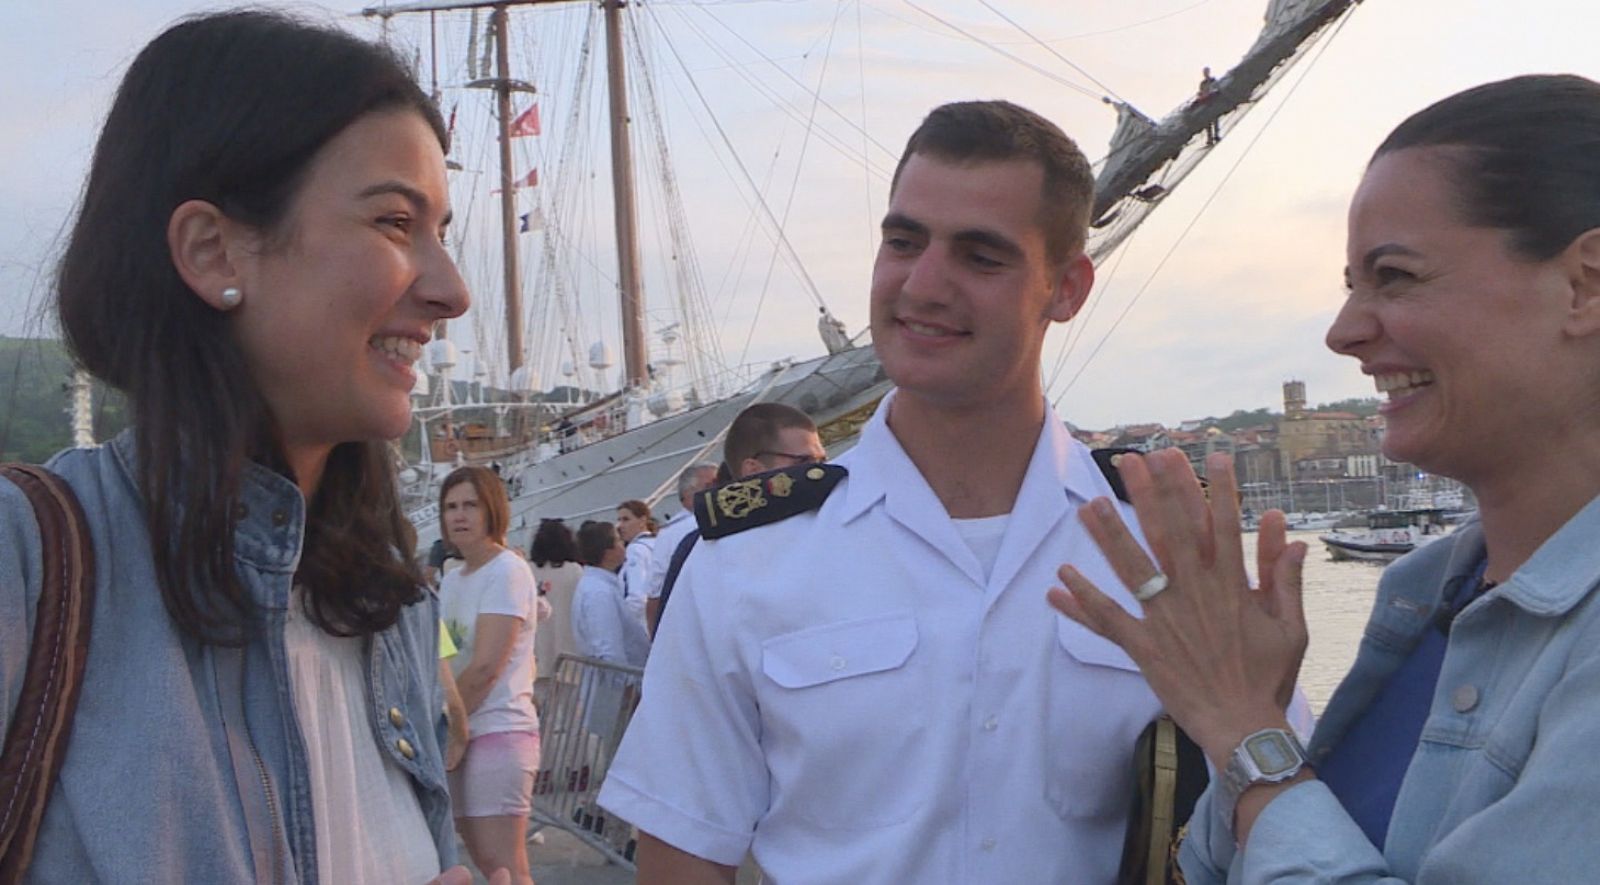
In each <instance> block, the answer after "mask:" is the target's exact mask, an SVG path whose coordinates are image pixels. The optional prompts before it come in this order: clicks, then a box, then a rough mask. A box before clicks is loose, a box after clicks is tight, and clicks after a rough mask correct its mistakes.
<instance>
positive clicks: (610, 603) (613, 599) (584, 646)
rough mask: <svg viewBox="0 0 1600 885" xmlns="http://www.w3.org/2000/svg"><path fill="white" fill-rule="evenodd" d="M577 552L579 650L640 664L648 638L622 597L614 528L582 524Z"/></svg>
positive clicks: (574, 612)
mask: <svg viewBox="0 0 1600 885" xmlns="http://www.w3.org/2000/svg"><path fill="white" fill-rule="evenodd" d="M578 556H579V558H580V559H581V560H582V562H583V577H581V578H579V579H578V592H577V594H576V596H575V597H574V598H573V603H572V637H573V640H574V641H575V642H576V643H577V646H578V654H580V655H583V656H584V657H587V658H597V659H599V660H602V661H606V662H607V663H612V664H623V665H626V666H629V667H643V666H644V662H645V659H646V658H648V657H649V655H650V637H649V636H648V635H647V634H646V633H645V631H644V625H643V624H641V623H639V621H638V619H636V618H634V617H633V613H632V612H631V611H630V610H629V609H628V606H627V603H626V601H625V600H624V599H623V597H622V579H621V578H619V577H618V576H617V572H618V570H620V569H621V568H622V564H623V562H624V560H625V559H626V553H625V551H624V549H623V546H622V537H621V536H620V535H618V534H617V529H616V527H615V526H613V525H612V524H611V523H609V522H586V523H584V524H583V525H582V526H580V527H579V528H578Z"/></svg>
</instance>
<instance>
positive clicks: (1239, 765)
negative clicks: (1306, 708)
mask: <svg viewBox="0 0 1600 885" xmlns="http://www.w3.org/2000/svg"><path fill="white" fill-rule="evenodd" d="M1305 765H1306V751H1305V748H1304V747H1302V746H1300V739H1299V738H1297V737H1295V736H1294V733H1293V732H1289V731H1284V730H1283V729H1281V728H1263V729H1262V730H1260V731H1258V732H1256V733H1255V734H1252V735H1250V736H1249V737H1246V738H1245V739H1244V741H1243V742H1241V743H1240V744H1239V746H1238V747H1237V748H1236V749H1235V750H1234V751H1233V755H1232V756H1229V757H1228V767H1227V769H1226V770H1224V771H1223V772H1222V777H1221V779H1220V780H1218V781H1217V805H1216V807H1217V811H1218V812H1219V813H1220V814H1221V815H1222V819H1223V820H1225V821H1227V822H1228V826H1229V827H1230V828H1231V827H1232V826H1233V810H1234V806H1236V805H1238V804H1239V796H1240V795H1242V794H1243V793H1244V791H1245V790H1247V789H1249V788H1250V787H1252V786H1254V785H1256V784H1281V783H1283V782H1284V781H1286V780H1288V779H1289V778H1292V777H1294V776H1295V775H1297V774H1299V773H1300V769H1302V768H1304V767H1305Z"/></svg>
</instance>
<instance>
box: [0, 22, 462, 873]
mask: <svg viewBox="0 0 1600 885" xmlns="http://www.w3.org/2000/svg"><path fill="white" fill-rule="evenodd" d="M445 146H446V132H445V128H444V125H443V123H442V121H441V120H440V118H439V114H438V111H437V110H436V109H435V108H434V106H433V104H432V103H431V102H430V101H429V100H428V98H427V97H426V96H425V95H424V94H423V93H422V91H421V90H420V89H418V87H417V85H416V84H415V82H413V80H412V79H411V77H410V75H409V74H408V73H407V71H406V69H405V66H404V65H403V64H402V63H401V62H400V61H399V60H397V59H396V58H395V57H394V56H392V55H391V54H390V53H389V52H388V51H386V50H384V49H382V48H380V47H378V46H375V45H372V44H369V43H367V42H364V41H362V40H359V39H356V38H354V37H352V36H350V35H348V34H346V33H343V32H341V31H338V30H336V29H332V28H327V27H317V26H312V25H308V24H305V23H302V22H300V21H297V20H295V19H292V18H288V17H285V16H282V15H277V14H271V13H264V12H253V11H241V12H229V13H222V14H216V15H208V16H203V17H197V18H193V19H189V20H186V21H183V22H181V23H179V24H177V25H175V26H173V27H172V28H171V29H169V30H167V31H166V32H165V33H163V34H161V35H160V36H159V37H157V38H156V39H155V40H154V41H152V42H151V43H150V44H149V45H148V46H147V47H145V49H144V50H143V51H141V52H140V53H139V55H138V57H137V58H135V59H134V61H133V63H132V65H131V66H130V67H129V69H128V72H127V74H126V76H125V77H124V78H123V81H122V84H121V87H120V88H119V90H118V92H117V96H116V99H115V101H114V103H113V104H112V107H111V110H110V112H109V114H108V116H107V118H106V122H105V126H104V129H103V130H102V133H101V136H100V140H99V142H98V144H97V146H96V148H95V154H94V160H93V163H92V165H91V168H90V172H89V177H88V181H87V184H86V186H85V188H84V192H83V201H82V205H81V207H80V209H79V211H78V215H77V218H76V221H75V222H74V224H73V227H72V230H71V234H70V237H69V240H68V242H67V246H66V250H65V253H64V256H63V258H62V261H61V266H60V271H59V274H58V277H57V281H56V295H57V300H56V308H57V313H58V315H59V317H60V319H61V323H62V326H63V331H64V333H65V337H66V341H67V344H68V346H69V347H70V348H71V350H72V353H73V355H74V356H75V358H76V359H77V361H78V362H79V363H80V364H81V365H82V366H84V367H85V368H87V369H88V370H89V371H91V372H93V373H94V374H95V375H96V376H98V377H99V378H101V379H102V380H104V381H105V382H107V383H109V384H111V385H112V386H114V387H116V388H118V389H119V390H121V391H122V392H123V393H124V394H126V396H127V397H128V401H129V404H130V408H131V411H132V413H133V416H134V420H133V426H132V428H131V429H130V430H128V431H127V432H125V433H123V434H122V435H121V436H119V437H117V438H116V439H115V440H114V441H113V442H111V443H110V444H109V445H106V446H103V447H101V448H97V449H79V450H69V451H65V452H62V453H60V454H59V455H57V456H56V457H55V458H53V459H52V460H51V461H50V463H49V465H48V466H49V468H50V469H51V470H53V471H54V472H55V473H56V474H58V475H60V476H61V477H63V478H64V479H65V480H66V481H67V483H68V484H69V486H70V487H71V488H72V489H73V491H74V492H75V493H76V496H77V498H78V499H79V501H80V502H81V504H82V507H83V511H84V513H85V516H86V519H87V529H88V531H89V535H90V537H91V539H92V546H93V551H94V555H95V559H96V565H95V576H96V578H95V585H94V586H95V596H94V602H93V608H92V625H93V630H92V635H91V637H90V639H89V644H88V646H89V647H88V656H87V668H86V671H85V674H84V677H83V682H82V688H81V693H80V694H79V696H78V699H77V703H76V716H75V719H73V720H72V724H71V731H70V737H71V741H70V744H69V745H68V747H67V751H66V755H65V760H64V764H63V766H62V768H61V769H60V772H59V776H58V778H57V780H56V782H55V786H54V789H53V791H52V792H51V793H50V794H49V795H50V798H49V804H48V807H47V811H46V813H45V816H44V818H43V822H42V829H41V831H40V833H39V835H38V838H37V841H36V843H35V845H34V848H35V850H34V852H33V856H32V858H31V861H32V866H31V870H30V871H29V874H28V875H30V876H31V880H32V881H41V882H80V881H90V880H93V881H128V880H139V881H152V882H243V881H273V882H278V881H297V882H305V883H312V882H319V881H322V882H341V883H343V882H423V881H426V880H429V879H432V878H433V877H435V876H438V875H439V874H440V870H441V867H444V866H447V865H450V864H453V863H454V860H455V853H456V852H455V837H454V833H453V831H452V827H451V817H450V813H449V812H450V806H449V797H448V795H447V793H446V787H445V774H444V765H443V759H442V755H441V748H442V745H443V741H442V734H443V733H442V731H441V726H442V719H441V716H440V710H441V696H440V692H439V683H438V678H437V674H438V670H437V663H436V662H437V657H438V641H439V621H438V617H439V615H438V608H437V605H436V603H435V602H434V601H433V599H432V596H431V595H430V594H429V593H427V592H426V591H425V590H423V589H422V586H421V576H420V575H419V574H418V571H417V568H416V565H415V563H414V561H413V558H414V557H413V553H414V551H413V545H412V543H411V542H410V540H409V539H408V537H407V535H406V533H405V531H404V528H405V526H404V523H403V517H402V516H401V510H400V508H399V506H398V501H397V498H396V491H395V480H394V475H393V465H392V457H391V454H390V450H389V445H390V440H393V439H396V438H398V437H399V436H401V435H402V434H403V433H404V432H405V430H406V429H407V426H408V424H409V422H410V416H411V401H410V392H411V387H412V384H413V382H414V381H415V379H416V374H415V370H414V368H413V364H414V363H415V361H416V359H417V357H418V355H419V354H420V352H421V349H422V346H423V345H424V344H425V343H426V342H427V341H428V338H429V335H430V332H431V330H432V328H433V326H434V324H435V323H436V322H437V321H439V320H441V319H444V318H447V317H454V316H458V315H460V314H461V313H462V312H463V311H465V310H466V308H467V304H468V297H467V292H466V289H465V286H464V285H463V283H462V281H461V277H460V275H459V274H458V273H457V272H456V269H455V267H454V265H453V264H452V262H451V259H450V257H449V255H448V253H447V252H446V250H445V248H444V246H443V244H442V237H443V233H444V230H445V226H446V225H447V224H448V222H449V217H450V210H449V194H448V188H447V184H446V179H445V164H444V151H445ZM0 551H3V552H0V686H3V688H4V690H5V693H6V696H7V697H8V698H9V701H8V703H7V704H6V706H5V708H4V714H5V717H4V720H0V730H6V731H8V732H15V731H17V730H18V729H15V728H12V727H11V726H12V725H15V724H16V723H14V722H12V721H10V720H11V718H12V714H13V711H14V710H15V707H13V706H12V705H13V704H15V703H17V698H18V693H19V691H20V687H21V685H22V682H23V674H24V659H25V658H26V656H27V653H28V649H29V646H30V643H31V635H32V633H31V631H32V630H33V628H34V622H35V619H36V616H37V614H38V613H37V611H36V600H37V599H38V598H39V596H40V593H41V591H42V588H43V582H44V580H45V578H44V577H43V576H44V575H46V574H49V572H47V571H46V570H45V569H46V566H48V565H50V564H51V563H48V562H46V561H45V558H44V555H43V552H42V551H41V534H40V532H39V530H38V527H37V525H36V523H35V519H34V513H33V512H32V508H31V507H30V505H29V502H28V499H27V498H25V497H24V496H23V494H22V493H21V492H20V491H19V489H18V487H16V486H14V485H12V484H10V483H4V482H0ZM465 874H466V871H465V870H464V869H460V868H457V869H454V870H452V871H450V873H449V877H450V879H451V881H456V880H457V877H459V876H464V875H465Z"/></svg>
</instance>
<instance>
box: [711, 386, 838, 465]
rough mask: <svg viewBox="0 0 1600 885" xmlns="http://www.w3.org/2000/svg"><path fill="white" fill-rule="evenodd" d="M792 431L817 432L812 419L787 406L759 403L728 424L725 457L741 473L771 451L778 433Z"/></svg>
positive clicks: (724, 443)
mask: <svg viewBox="0 0 1600 885" xmlns="http://www.w3.org/2000/svg"><path fill="white" fill-rule="evenodd" d="M790 428H798V429H800V430H809V431H812V432H813V433H814V432H816V429H817V425H816V422H814V421H812V420H811V416H809V415H807V414H806V413H805V412H802V411H800V410H799V409H797V408H795V407H794V406H786V405H784V404H783V403H756V404H755V405H753V406H749V407H747V408H746V409H745V410H744V411H742V412H740V413H739V415H738V417H736V418H734V419H733V423H732V424H730V425H728V438H727V439H726V440H724V441H723V444H722V457H723V460H725V461H726V462H727V466H728V469H729V470H730V471H737V470H738V469H739V465H740V464H743V463H744V460H745V459H746V458H754V457H756V455H757V454H758V453H760V452H766V451H771V450H772V447H773V446H775V445H777V444H778V434H779V433H782V432H783V431H785V430H788V429H790Z"/></svg>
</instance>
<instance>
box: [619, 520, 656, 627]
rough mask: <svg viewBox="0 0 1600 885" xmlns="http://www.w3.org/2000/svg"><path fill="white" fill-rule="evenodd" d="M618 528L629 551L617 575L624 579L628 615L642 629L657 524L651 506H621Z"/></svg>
mask: <svg viewBox="0 0 1600 885" xmlns="http://www.w3.org/2000/svg"><path fill="white" fill-rule="evenodd" d="M616 529H617V535H618V537H620V538H621V539H622V544H623V548H624V550H625V551H626V556H625V558H624V560H623V563H622V568H621V570H619V572H618V576H619V577H620V578H621V580H622V598H623V600H624V601H625V602H627V604H628V612H629V614H630V615H632V616H633V617H634V619H636V620H637V621H638V622H639V624H640V626H643V625H644V622H645V607H646V604H645V600H646V598H647V597H648V593H649V588H650V560H651V554H652V551H653V550H654V548H655V541H656V536H655V529H656V524H655V519H654V518H653V517H652V516H651V515H650V505H649V504H646V503H645V502H643V501H638V500H630V501H623V502H622V503H621V504H618V505H617V523H616Z"/></svg>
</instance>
